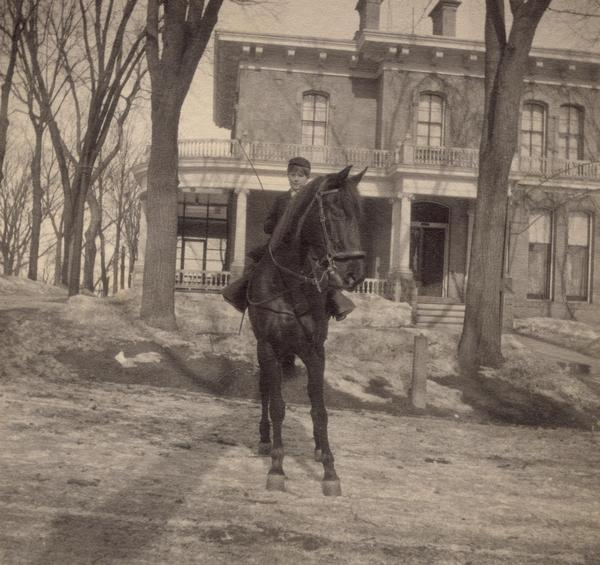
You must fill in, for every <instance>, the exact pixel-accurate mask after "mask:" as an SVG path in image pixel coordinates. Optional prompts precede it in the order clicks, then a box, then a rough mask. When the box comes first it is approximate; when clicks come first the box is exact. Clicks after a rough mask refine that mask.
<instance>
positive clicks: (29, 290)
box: [0, 275, 67, 298]
mask: <svg viewBox="0 0 600 565" xmlns="http://www.w3.org/2000/svg"><path fill="white" fill-rule="evenodd" d="M8 295H12V296H14V295H19V296H36V295H44V296H52V297H56V298H61V297H65V296H66V295H67V291H66V290H65V289H64V288H60V287H57V286H52V285H49V284H44V283H41V282H37V281H32V280H29V279H26V278H23V277H12V276H7V275H0V296H8Z"/></svg>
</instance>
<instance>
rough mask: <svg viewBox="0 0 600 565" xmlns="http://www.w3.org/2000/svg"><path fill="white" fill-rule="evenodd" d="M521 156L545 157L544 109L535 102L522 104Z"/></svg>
mask: <svg viewBox="0 0 600 565" xmlns="http://www.w3.org/2000/svg"><path fill="white" fill-rule="evenodd" d="M521 155H522V156H525V157H545V155H546V108H545V107H544V106H543V105H542V104H538V103H537V102H525V104H523V113H522V115H521Z"/></svg>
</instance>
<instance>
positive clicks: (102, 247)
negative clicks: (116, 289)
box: [100, 231, 110, 296]
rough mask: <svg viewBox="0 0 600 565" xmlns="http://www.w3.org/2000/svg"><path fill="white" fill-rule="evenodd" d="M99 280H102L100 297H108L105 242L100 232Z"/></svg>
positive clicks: (108, 286)
mask: <svg viewBox="0 0 600 565" xmlns="http://www.w3.org/2000/svg"><path fill="white" fill-rule="evenodd" d="M100 278H101V280H102V296H108V293H109V291H110V284H109V283H110V279H109V277H108V269H107V268H106V240H105V238H104V233H103V232H102V231H100Z"/></svg>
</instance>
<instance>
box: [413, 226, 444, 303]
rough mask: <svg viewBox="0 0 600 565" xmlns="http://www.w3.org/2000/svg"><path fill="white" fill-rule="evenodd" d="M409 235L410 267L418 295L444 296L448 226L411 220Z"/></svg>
mask: <svg viewBox="0 0 600 565" xmlns="http://www.w3.org/2000/svg"><path fill="white" fill-rule="evenodd" d="M410 235H411V237H410V260H411V269H412V271H413V274H414V277H415V283H416V285H417V287H418V289H419V296H440V297H443V296H446V284H445V283H446V276H445V275H446V257H447V243H448V237H447V236H448V226H447V225H435V224H433V225H432V224H427V223H426V222H413V225H412V227H411V234H410Z"/></svg>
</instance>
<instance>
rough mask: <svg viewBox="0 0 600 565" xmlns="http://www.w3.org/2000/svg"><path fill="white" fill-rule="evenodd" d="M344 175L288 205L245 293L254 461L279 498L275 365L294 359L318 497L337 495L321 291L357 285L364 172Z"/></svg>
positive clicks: (318, 182)
mask: <svg viewBox="0 0 600 565" xmlns="http://www.w3.org/2000/svg"><path fill="white" fill-rule="evenodd" d="M350 169H351V166H349V167H346V168H344V169H343V170H341V171H340V172H338V173H332V174H327V175H323V176H319V177H316V178H314V179H313V180H311V181H309V182H308V183H307V184H306V185H305V186H304V187H303V188H302V189H301V190H300V192H299V193H298V194H297V195H296V196H295V197H294V198H293V199H292V200H291V201H290V203H289V204H288V206H287V208H286V211H285V213H284V214H283V216H282V217H281V218H280V220H279V222H278V224H277V226H276V227H275V230H274V232H273V235H272V238H271V240H270V242H269V244H268V246H267V250H266V251H265V254H264V255H263V257H262V258H261V259H260V260H259V262H258V264H257V265H256V267H255V270H254V272H253V275H252V277H251V280H250V283H249V285H248V290H247V299H248V315H249V318H250V323H251V326H252V330H253V332H254V335H255V336H256V340H257V357H258V364H259V369H260V382H259V390H260V397H261V404H262V414H261V420H260V425H259V433H260V443H259V453H260V454H261V455H269V454H270V455H271V468H270V469H269V472H268V475H267V489H268V490H279V491H285V474H284V471H283V458H284V451H283V439H282V425H283V420H284V417H285V402H284V400H283V396H282V390H281V386H282V361H283V360H284V359H286V358H287V359H289V356H290V355H296V356H298V357H299V358H300V359H301V361H302V362H303V363H304V365H305V367H306V370H307V373H308V387H307V388H308V396H309V398H310V403H311V411H310V414H311V417H312V423H313V436H314V443H315V460H316V461H320V462H321V463H322V464H323V469H324V475H323V480H322V490H323V494H325V495H326V496H339V495H341V486H340V480H339V477H338V475H337V473H336V471H335V467H334V457H333V454H332V452H331V448H330V446H329V439H328V434H327V422H328V418H327V410H326V408H325V402H324V397H323V386H324V369H325V348H324V343H325V340H326V339H327V329H328V323H329V317H330V315H329V313H328V310H327V307H326V299H327V297H326V295H327V291H328V290H330V289H332V288H337V289H344V290H349V291H351V290H353V289H354V288H355V287H356V286H357V285H358V284H359V283H361V282H362V281H363V280H364V272H365V268H364V260H365V253H364V252H363V251H362V250H361V246H360V242H361V240H360V231H359V226H360V217H361V210H362V208H361V198H360V196H359V193H358V188H357V187H358V183H359V182H360V180H361V179H362V177H363V175H364V173H365V171H366V169H364V170H363V171H362V172H360V173H359V174H357V175H354V176H349V172H350ZM269 418H270V421H269ZM271 423H272V428H273V429H272V431H273V441H272V443H271V437H270V431H271Z"/></svg>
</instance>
